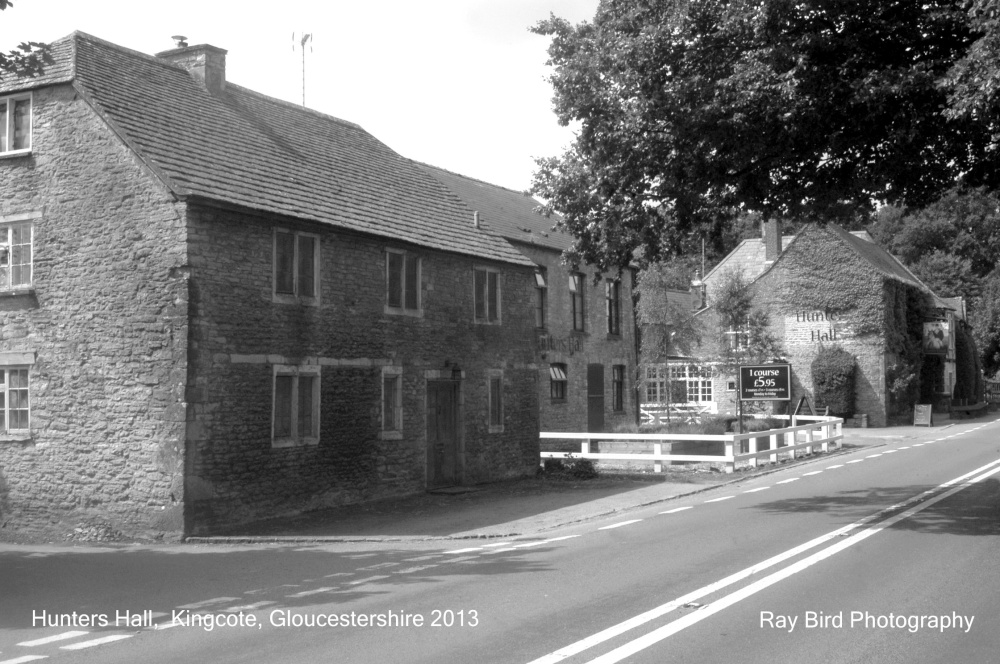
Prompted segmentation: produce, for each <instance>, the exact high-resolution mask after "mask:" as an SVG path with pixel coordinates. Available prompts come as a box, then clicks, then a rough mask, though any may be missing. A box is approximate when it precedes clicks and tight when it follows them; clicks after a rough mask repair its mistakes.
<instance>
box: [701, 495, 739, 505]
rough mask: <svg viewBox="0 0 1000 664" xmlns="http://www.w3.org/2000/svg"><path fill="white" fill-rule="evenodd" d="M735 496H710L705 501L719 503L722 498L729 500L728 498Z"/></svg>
mask: <svg viewBox="0 0 1000 664" xmlns="http://www.w3.org/2000/svg"><path fill="white" fill-rule="evenodd" d="M735 497H736V496H722V497H721V498H712V499H711V500H706V501H705V502H706V503H719V502H722V501H723V500H729V499H730V498H735Z"/></svg>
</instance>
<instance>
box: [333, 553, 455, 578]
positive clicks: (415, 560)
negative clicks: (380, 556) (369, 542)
mask: <svg viewBox="0 0 1000 664" xmlns="http://www.w3.org/2000/svg"><path fill="white" fill-rule="evenodd" d="M439 555H440V554H437V553H435V554H432V555H430V556H416V557H414V558H403V561H404V562H408V563H421V562H423V561H425V560H433V559H435V558H437V557H438V556H439ZM328 576H333V575H332V574H329V575H328Z"/></svg>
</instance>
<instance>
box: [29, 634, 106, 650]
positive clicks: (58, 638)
mask: <svg viewBox="0 0 1000 664" xmlns="http://www.w3.org/2000/svg"><path fill="white" fill-rule="evenodd" d="M85 634H90V632H82V631H79V630H76V631H73V632H63V633H62V634H56V635H55V636H46V637H45V638H44V639H35V640H34V641H22V642H21V643H18V644H17V645H19V646H25V647H26V648H33V647H35V646H44V645H45V644H47V643H53V642H55V641H63V640H65V639H75V638H76V637H78V636H84V635H85Z"/></svg>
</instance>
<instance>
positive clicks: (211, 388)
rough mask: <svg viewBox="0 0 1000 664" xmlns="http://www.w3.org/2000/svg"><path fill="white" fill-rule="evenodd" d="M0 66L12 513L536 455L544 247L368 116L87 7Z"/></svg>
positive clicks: (453, 473) (125, 525) (67, 525)
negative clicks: (398, 144)
mask: <svg viewBox="0 0 1000 664" xmlns="http://www.w3.org/2000/svg"><path fill="white" fill-rule="evenodd" d="M52 53H53V57H54V59H55V62H54V63H53V64H52V65H50V66H48V67H47V68H46V70H45V72H44V73H43V74H42V75H41V76H39V77H36V78H30V79H5V80H3V81H2V82H0V118H2V123H3V131H2V132H0V137H2V142H0V182H3V188H2V190H0V232H2V235H0V244H3V245H4V246H0V258H2V263H0V275H2V279H3V280H4V283H3V285H2V286H0V382H2V385H0V397H2V398H3V414H2V415H3V423H4V426H3V431H2V432H0V537H4V536H12V537H16V536H20V535H31V534H39V533H48V534H53V533H69V534H71V535H72V534H73V533H81V532H82V533H91V532H103V533H106V534H110V535H111V536H113V535H114V534H116V533H122V534H124V535H127V536H138V537H152V538H157V537H168V538H171V537H176V536H180V535H182V534H197V533H204V532H208V531H212V530H215V529H219V528H221V527H224V526H231V525H234V524H239V523H243V522H247V521H250V520H254V519H259V518H262V517H270V516H276V515H282V514H290V513H295V512H298V511H302V510H306V509H311V508H318V507H324V506H335V505H340V504H345V503H351V502H358V501H364V500H369V499H374V498H378V497H382V496H388V495H403V494H407V493H413V492H418V491H422V490H424V489H426V488H427V487H434V486H439V485H449V484H469V483H476V482H482V481H488V480H496V479H501V478H506V477H512V476H519V475H524V474H528V473H533V472H534V471H535V469H536V467H537V464H538V421H539V420H538V418H539V415H538V399H537V396H536V395H537V393H538V389H539V388H538V385H537V383H538V366H537V364H536V352H537V349H536V345H535V340H534V335H535V329H536V326H535V318H534V312H533V311H532V308H531V307H530V306H527V305H526V304H525V303H530V302H531V301H532V299H533V297H534V296H535V290H534V289H535V284H536V280H535V279H536V278H535V273H536V266H535V264H534V263H533V262H532V261H530V260H528V259H527V258H526V257H525V256H524V255H523V254H522V253H521V252H520V251H518V250H516V249H514V248H513V247H512V246H511V244H510V243H508V242H507V241H506V240H505V239H503V238H502V237H501V236H499V235H497V234H495V233H492V232H490V231H488V230H487V229H485V228H476V226H475V224H474V215H473V210H471V209H470V208H468V207H467V206H465V205H464V204H463V203H462V202H461V201H459V200H458V199H457V198H455V197H454V196H453V195H451V194H450V193H449V192H448V191H447V190H446V189H445V188H444V187H443V186H442V185H441V183H440V182H439V181H437V180H436V179H434V178H432V177H430V176H429V175H428V174H427V173H426V172H425V171H423V170H422V169H420V168H418V167H416V166H415V165H414V164H413V163H412V162H410V161H408V160H406V159H403V158H401V157H400V156H398V155H397V154H395V153H394V152H392V151H391V150H390V149H389V148H387V147H386V146H385V145H383V144H382V143H380V142H379V141H377V140H376V139H375V138H373V137H372V136H371V135H369V134H368V133H366V132H365V131H364V130H363V129H361V128H360V127H358V126H357V125H354V124H352V123H349V122H344V121H341V120H338V119H335V118H332V117H329V116H326V115H323V114H321V113H317V112H314V111H311V110H309V109H305V108H302V107H299V106H297V105H293V104H289V103H285V102H282V101H278V100H275V99H272V98H269V97H266V96H263V95H260V94H258V93H255V92H253V91H251V90H248V89H246V88H243V87H240V86H238V85H234V84H232V83H230V82H228V81H226V77H225V58H226V52H225V51H224V50H222V49H219V48H215V47H212V46H207V45H202V46H191V47H186V46H185V47H182V48H178V49H174V50H171V51H167V52H164V53H160V54H158V55H157V56H156V57H153V56H149V55H145V54H142V53H138V52H134V51H131V50H128V49H124V48H121V47H118V46H116V45H113V44H110V43H108V42H105V41H102V40H99V39H97V38H94V37H92V36H89V35H86V34H82V33H74V34H72V35H70V36H69V37H67V38H64V39H62V40H59V41H57V42H55V43H54V44H52Z"/></svg>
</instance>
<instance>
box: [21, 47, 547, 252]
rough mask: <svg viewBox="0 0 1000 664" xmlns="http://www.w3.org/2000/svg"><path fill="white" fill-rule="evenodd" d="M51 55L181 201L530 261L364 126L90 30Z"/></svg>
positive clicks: (58, 69) (63, 77) (61, 76)
mask: <svg viewBox="0 0 1000 664" xmlns="http://www.w3.org/2000/svg"><path fill="white" fill-rule="evenodd" d="M52 49H53V54H54V55H55V56H56V58H57V62H56V65H55V66H54V67H53V71H54V72H62V73H61V74H59V77H57V78H54V79H52V80H51V81H50V82H62V81H65V80H68V79H67V78H66V76H67V71H69V72H71V76H70V78H72V80H73V82H74V86H75V87H76V88H77V90H79V91H80V93H81V95H82V96H84V97H85V98H86V99H87V100H88V101H89V102H90V103H91V104H92V105H93V106H94V108H96V109H97V111H98V112H99V113H101V114H102V115H103V116H104V117H105V119H106V120H107V121H108V122H109V124H111V125H112V127H114V128H115V129H116V131H117V132H118V133H119V134H120V135H121V136H122V138H123V139H124V140H125V141H126V142H128V143H129V145H130V146H131V147H132V148H133V149H134V150H135V151H136V152H137V154H138V155H139V156H140V158H142V159H143V160H145V161H146V163H147V164H149V166H150V167H151V168H152V169H153V170H154V172H156V173H158V174H159V176H160V177H161V179H163V181H164V183H165V184H166V186H168V187H169V188H170V189H171V190H172V191H173V192H174V193H175V194H176V195H177V196H178V197H180V198H182V199H188V198H191V199H195V200H198V199H207V200H210V201H216V202H220V203H225V204H230V205H236V206H240V207H245V208H249V209H253V210H259V211H262V212H268V213H275V214H280V215H288V216H291V217H296V218H300V219H305V220H310V221H316V222H321V223H326V224H330V225H332V226H336V227H338V228H342V229H347V230H350V231H357V232H362V233H370V234H373V235H377V236H381V237H384V238H391V239H394V240H399V241H404V242H410V243H413V244H416V245H420V246H423V247H429V248H433V249H440V250H443V251H450V252H457V253H461V254H467V255H472V256H476V257H479V258H486V259H491V260H498V261H504V262H509V263H517V264H521V265H530V264H531V263H530V261H528V260H527V259H525V258H524V257H523V256H522V255H521V254H520V253H519V252H518V251H517V250H515V249H514V248H513V247H512V246H511V245H510V244H509V243H508V242H506V241H505V240H504V239H503V238H501V237H499V236H498V235H496V234H494V233H491V232H489V231H488V230H482V229H476V228H475V227H474V226H473V223H472V211H471V210H470V209H469V208H467V207H466V206H465V205H464V204H463V203H462V202H461V201H460V200H459V199H458V198H457V197H456V196H455V195H454V194H452V193H451V192H449V191H448V190H447V189H446V188H445V187H444V186H443V185H442V184H441V183H440V182H438V181H437V180H435V179H434V178H432V177H430V176H429V175H428V174H427V173H426V172H424V171H423V170H422V169H420V168H418V167H416V165H414V164H413V163H412V162H410V161H409V160H407V159H404V158H403V157H401V156H400V155H398V154H396V153H395V152H393V151H392V150H391V149H389V148H388V147H387V146H386V145H385V144H383V143H382V142H380V141H378V140H377V139H375V137H373V136H372V135H371V134H369V133H368V132H366V131H365V130H363V129H362V128H361V127H359V126H358V125H356V124H353V123H351V122H345V121H343V120H338V119H337V118H334V117H331V116H328V115H325V114H322V113H318V112H316V111H312V110H309V109H306V108H303V107H301V106H297V105H295V104H290V103H287V102H283V101H280V100H278V99H274V98H271V97H267V96H265V95H262V94H259V93H257V92H253V91H252V90H248V89H247V88H243V87H240V86H238V85H234V84H232V83H228V82H227V83H226V86H225V91H224V92H223V93H221V94H212V93H210V92H209V91H208V90H207V89H206V88H205V86H204V85H203V84H202V83H200V82H198V81H196V80H195V79H194V78H193V77H192V76H191V75H190V74H189V73H188V72H187V70H185V69H183V68H182V67H180V66H177V65H174V64H171V63H169V62H166V61H165V60H161V59H158V58H156V57H153V56H149V55H145V54H143V53H138V52H136V51H132V50H129V49H125V48H122V47H120V46H117V45H115V44H111V43H109V42H106V41H104V40H101V39H97V38H95V37H92V36H91V35H87V34H85V33H81V32H75V33H73V34H71V35H69V36H68V37H65V38H64V39H61V40H59V41H57V42H55V43H54V44H53V45H52ZM67 58H69V61H70V62H69V65H68V66H67V64H66V62H65V61H66V59H67ZM25 85H27V83H25ZM31 85H32V86H33V87H37V86H36V85H34V84H31Z"/></svg>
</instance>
